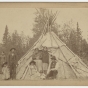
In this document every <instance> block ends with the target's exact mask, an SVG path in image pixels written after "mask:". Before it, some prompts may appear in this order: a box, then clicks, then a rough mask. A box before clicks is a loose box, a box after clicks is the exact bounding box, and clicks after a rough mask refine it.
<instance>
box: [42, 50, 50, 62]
mask: <svg viewBox="0 0 88 88" xmlns="http://www.w3.org/2000/svg"><path fill="white" fill-rule="evenodd" d="M42 62H43V63H49V53H48V51H43V54H42Z"/></svg>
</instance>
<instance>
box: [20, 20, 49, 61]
mask: <svg viewBox="0 0 88 88" xmlns="http://www.w3.org/2000/svg"><path fill="white" fill-rule="evenodd" d="M46 25H47V22H46ZM46 25H45V26H46ZM45 30H46V29H45V27H44V30H43V32H42V34H41V36H40V38H39V39H38V40H37V41H36V42H35V43H34V45H33V46H32V47H31V48H30V49H29V50H28V52H27V53H26V54H25V55H24V56H23V57H22V58H21V59H20V60H19V62H21V61H23V60H24V59H25V58H24V57H25V56H26V55H27V54H28V53H29V52H30V51H31V50H32V49H33V47H34V46H35V45H36V44H37V43H39V42H40V41H41V39H42V38H43V35H44V34H45Z"/></svg>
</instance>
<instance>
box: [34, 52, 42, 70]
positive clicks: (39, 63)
mask: <svg viewBox="0 0 88 88" xmlns="http://www.w3.org/2000/svg"><path fill="white" fill-rule="evenodd" d="M34 61H35V62H36V66H37V70H38V72H42V70H43V64H42V51H39V52H38V53H37V55H36V59H35V60H34Z"/></svg>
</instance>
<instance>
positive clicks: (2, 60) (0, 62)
mask: <svg viewBox="0 0 88 88" xmlns="http://www.w3.org/2000/svg"><path fill="white" fill-rule="evenodd" d="M5 62H6V56H5V55H4V54H2V55H0V73H2V65H3V63H5Z"/></svg>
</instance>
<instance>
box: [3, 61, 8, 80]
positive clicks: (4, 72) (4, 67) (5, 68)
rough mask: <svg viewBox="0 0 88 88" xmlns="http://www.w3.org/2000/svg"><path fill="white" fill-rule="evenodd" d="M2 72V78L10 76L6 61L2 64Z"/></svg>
mask: <svg viewBox="0 0 88 88" xmlns="http://www.w3.org/2000/svg"><path fill="white" fill-rule="evenodd" d="M2 73H3V76H2V79H4V80H8V79H9V78H10V70H9V68H8V64H7V62H5V63H4V64H3V65H2Z"/></svg>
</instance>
